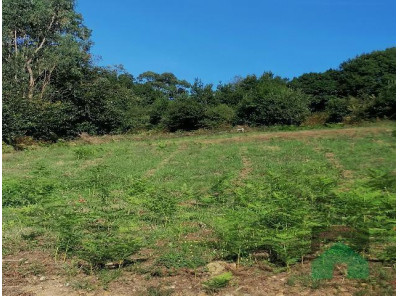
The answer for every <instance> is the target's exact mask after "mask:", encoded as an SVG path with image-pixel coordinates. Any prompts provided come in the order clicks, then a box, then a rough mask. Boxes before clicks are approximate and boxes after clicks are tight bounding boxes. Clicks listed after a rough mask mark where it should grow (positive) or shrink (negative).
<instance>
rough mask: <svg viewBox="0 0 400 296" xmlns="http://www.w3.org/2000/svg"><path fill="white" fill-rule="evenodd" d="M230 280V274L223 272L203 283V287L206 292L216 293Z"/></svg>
mask: <svg viewBox="0 0 400 296" xmlns="http://www.w3.org/2000/svg"><path fill="white" fill-rule="evenodd" d="M231 279H232V273H231V272H225V273H222V274H220V275H217V276H215V277H213V278H211V279H209V280H208V281H206V282H204V283H203V285H204V287H205V289H206V290H207V291H210V292H216V291H218V290H219V289H221V288H224V287H226V286H227V285H228V284H229V281H230V280H231Z"/></svg>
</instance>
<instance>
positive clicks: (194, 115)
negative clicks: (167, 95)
mask: <svg viewBox="0 0 400 296" xmlns="http://www.w3.org/2000/svg"><path fill="white" fill-rule="evenodd" d="M203 118H204V109H203V106H202V105H201V104H200V103H198V102H196V101H194V100H192V99H190V98H187V97H181V98H178V99H176V100H174V101H172V102H171V103H170V104H169V106H168V109H167V112H166V114H165V118H164V119H163V122H164V125H165V126H166V127H167V128H168V129H169V130H170V131H172V132H174V131H177V130H187V131H189V130H195V129H198V128H200V127H201V122H202V120H203Z"/></svg>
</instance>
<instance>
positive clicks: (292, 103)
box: [237, 81, 309, 125]
mask: <svg viewBox="0 0 400 296" xmlns="http://www.w3.org/2000/svg"><path fill="white" fill-rule="evenodd" d="M308 100H309V98H308V96H307V95H305V94H303V93H302V92H301V91H297V90H292V89H289V88H288V87H286V86H285V85H280V84H278V83H276V82H273V81H267V82H264V83H260V84H259V85H258V86H257V88H256V89H255V90H253V91H251V92H249V93H248V94H247V95H245V97H244V99H243V100H242V101H241V103H240V104H239V106H238V111H237V117H238V120H239V122H241V123H246V124H249V125H275V124H282V125H286V124H287V125H299V124H300V123H301V122H302V121H303V120H304V119H305V117H306V116H307V115H308V114H309V109H308Z"/></svg>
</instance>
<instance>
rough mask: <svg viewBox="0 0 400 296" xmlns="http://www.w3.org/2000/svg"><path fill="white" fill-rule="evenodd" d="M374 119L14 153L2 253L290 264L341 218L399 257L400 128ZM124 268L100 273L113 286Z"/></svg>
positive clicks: (93, 263)
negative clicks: (260, 257) (398, 188)
mask: <svg viewBox="0 0 400 296" xmlns="http://www.w3.org/2000/svg"><path fill="white" fill-rule="evenodd" d="M373 127H374V126H372V128H373ZM375 127H377V128H381V130H380V132H379V133H368V132H363V133H360V134H357V135H356V136H348V135H346V134H343V135H340V134H333V135H325V136H323V137H318V138H315V137H304V136H303V137H300V138H296V137H289V138H285V137H278V138H271V139H269V140H264V141H261V140H257V139H256V138H254V139H253V138H252V137H257V136H260V135H261V136H262V135H263V133H261V132H252V133H248V134H244V135H238V134H221V135H214V136H208V137H207V136H204V135H199V136H192V137H182V138H162V139H150V138H144V139H142V140H133V139H132V137H129V136H127V137H126V138H125V139H124V138H120V139H119V141H118V142H114V141H110V142H104V143H100V144H96V145H89V144H83V143H79V142H72V143H61V144H56V145H52V146H47V147H46V146H45V147H39V148H37V149H34V150H26V151H20V152H10V151H8V150H7V151H6V152H7V153H5V154H4V155H3V253H4V255H7V254H12V253H18V252H19V251H23V250H31V249H46V250H50V251H51V252H53V254H54V257H55V259H56V260H64V259H65V258H75V259H77V260H81V261H82V262H85V264H84V265H85V266H86V269H87V271H88V272H103V271H102V269H103V268H104V267H105V264H107V263H109V262H116V263H120V264H121V266H123V264H124V262H126V260H127V259H128V258H129V257H130V256H132V255H134V254H136V253H137V252H140V250H144V249H151V250H152V251H153V253H154V256H155V258H156V260H155V261H154V269H157V270H158V269H159V268H166V269H168V270H173V269H179V268H192V269H196V268H199V267H201V266H204V265H205V264H207V263H208V262H210V261H212V260H217V259H226V260H236V261H238V262H239V263H240V261H241V258H247V257H248V256H249V255H250V254H251V253H252V252H254V251H257V250H265V251H268V252H269V253H270V254H271V256H270V259H269V260H270V262H271V263H272V264H275V265H277V266H288V265H291V264H294V263H296V262H298V261H299V260H301V257H302V256H303V255H305V254H307V253H309V252H310V231H311V228H312V227H313V226H324V225H335V224H343V225H348V226H353V227H363V228H368V229H371V234H372V240H373V241H372V242H371V245H372V246H374V242H376V245H378V244H379V245H382V244H383V246H384V247H383V248H374V247H372V248H371V250H370V252H371V253H370V254H369V256H372V257H379V258H383V259H384V260H387V261H393V260H394V254H393V248H394V243H395V232H394V225H395V187H394V186H395V184H394V180H395V176H394V170H395V137H394V136H393V130H394V129H395V126H394V124H393V123H380V124H379V125H376V126H375ZM355 129H357V128H355ZM239 137H240V138H241V139H240V141H236V140H237V139H238V138H239ZM235 139H236V140H235ZM3 152H4V151H3ZM374 240H375V241H374ZM249 258H251V257H249ZM117 274H118V273H115V274H110V275H108V274H107V273H101V274H100V276H101V278H102V279H103V284H104V286H107V285H108V283H109V281H111V280H113V279H114V276H116V275H117Z"/></svg>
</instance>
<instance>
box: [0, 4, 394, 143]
mask: <svg viewBox="0 0 400 296" xmlns="http://www.w3.org/2000/svg"><path fill="white" fill-rule="evenodd" d="M90 35H91V31H90V29H88V28H87V27H86V26H85V24H84V22H83V17H82V16H81V15H80V14H79V13H77V12H76V10H75V1H74V0H56V1H55V0H35V1H30V0H15V1H14V0H13V1H11V0H4V1H3V61H2V63H3V140H4V141H6V142H7V143H11V144H12V143H14V142H15V140H16V139H18V138H19V137H24V136H29V137H33V138H34V139H38V140H47V141H56V140H57V139H59V138H72V137H75V136H77V135H78V134H80V133H82V132H87V133H90V134H107V133H124V132H129V131H133V130H143V129H159V130H169V131H177V130H193V129H198V128H210V129H214V128H219V127H227V126H231V125H235V124H248V125H257V126H259V125H277V124H279V125H300V124H302V123H303V122H305V121H307V118H308V117H310V116H313V114H314V113H318V114H319V113H324V114H326V116H325V117H323V118H327V120H328V121H330V122H339V121H343V120H348V119H349V118H351V120H365V119H371V118H376V117H380V118H390V119H395V104H396V101H395V94H396V93H395V91H396V85H395V78H396V73H395V71H396V60H395V58H396V49H395V48H389V49H386V50H383V51H374V52H372V53H369V54H362V55H360V56H358V57H356V58H354V59H350V60H348V61H345V62H343V63H342V64H341V65H340V66H339V67H338V69H329V70H327V71H326V72H323V73H306V74H303V75H301V76H300V77H297V78H294V79H292V80H291V81H290V80H288V79H285V78H282V77H279V76H275V75H274V74H273V73H271V72H265V73H264V74H263V75H261V76H259V77H258V76H256V75H248V76H246V77H240V76H236V77H235V78H234V79H233V80H232V81H231V82H228V83H220V84H219V85H217V86H215V87H214V85H212V84H204V83H203V82H202V80H201V79H200V78H196V79H195V80H194V82H193V83H189V82H188V81H186V80H184V79H180V78H178V77H176V76H175V74H173V73H169V72H167V73H155V72H153V71H146V72H144V73H142V74H140V75H138V76H137V77H134V76H133V75H132V74H130V73H128V72H127V71H126V70H125V69H124V67H123V66H114V67H100V66H97V65H96V64H95V63H94V61H93V59H92V57H91V54H90V48H91V44H92V42H91V39H90ZM321 118H322V117H321Z"/></svg>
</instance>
